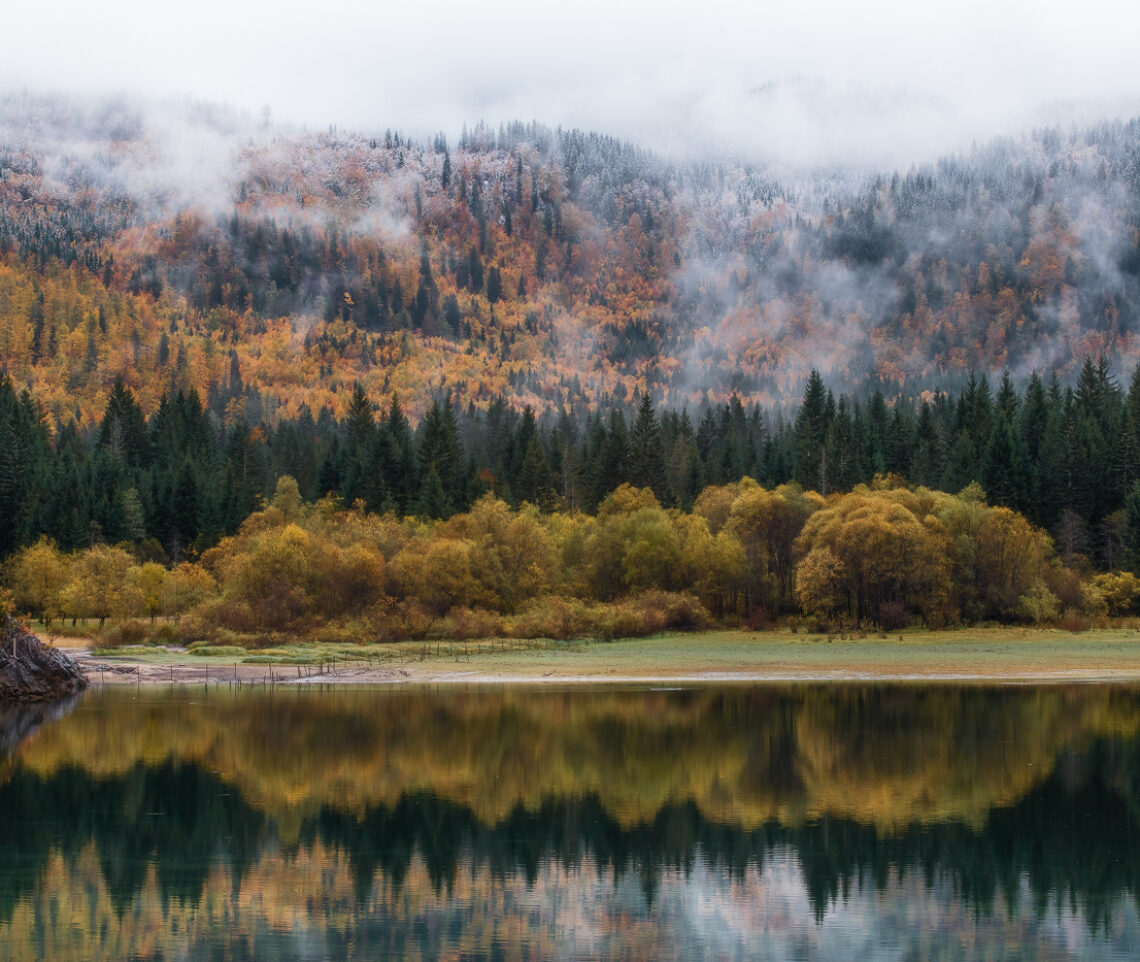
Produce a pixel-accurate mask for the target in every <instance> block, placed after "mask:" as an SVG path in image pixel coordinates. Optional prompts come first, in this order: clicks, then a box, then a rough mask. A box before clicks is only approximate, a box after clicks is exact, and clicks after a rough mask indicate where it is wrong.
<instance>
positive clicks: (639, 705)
mask: <svg viewBox="0 0 1140 962" xmlns="http://www.w3.org/2000/svg"><path fill="white" fill-rule="evenodd" d="M88 704H91V705H95V706H98V704H99V702H98V700H97V699H94V700H92V702H91V703H85V707H87V705H88ZM649 705H652V708H653V710H652V711H649V710H647V706H649ZM262 709H265V710H264V711H262ZM120 710H121V716H122V717H121V718H120V719H119V721H116V722H115V723H114V724H110V719H111V714H110V713H109V714H108V716H107V720H108V724H107V725H106V726H104V725H103V724H100V725H97V726H95V725H91V722H90V718H82V719H81V718H80V717H79V716H78V715H75V716H72V717H69V718H65V719H62V720H60V721H59V722H58V723H57V724H55V725H53V726H48V727H46V728H44V729H42V730H41V732H40V734H39V735H38V737H37V738H36V739H35V740H34V741H33V742H32V743H31V744H30V745H28V746H27V747H26V748H24V749H21V751H20V753H19V755H18V756H17V761H16V762H15V764H14V766H13V768H12V770H11V771H10V773H9V775H8V778H7V780H6V782H5V783H4V784H3V785H0V812H4V813H5V816H6V817H5V818H4V819H3V820H0V920H2V919H5V918H9V917H11V913H12V909H13V906H14V905H15V904H16V902H17V901H18V900H19V899H21V898H22V897H24V896H26V895H28V894H29V893H32V892H34V891H35V890H36V887H37V886H41V885H44V884H46V883H45V882H44V881H43V879H44V878H45V867H46V866H48V864H49V862H50V859H51V857H52V854H53V853H59V854H61V855H62V856H63V857H64V859H65V860H67V861H68V862H70V863H74V862H76V860H78V859H80V858H81V857H82V853H84V852H91V851H93V852H94V855H95V858H96V862H95V863H93V864H97V865H98V871H99V872H100V873H101V875H102V878H103V880H104V882H105V885H106V890H107V897H108V898H109V899H110V900H111V903H112V905H113V907H114V909H115V911H116V912H118V913H120V914H122V913H124V912H126V910H127V909H128V908H129V907H130V906H131V905H132V902H133V900H135V899H136V897H137V896H138V893H139V892H140V891H142V890H143V889H144V888H145V887H146V886H147V885H148V884H150V882H149V879H150V874H151V872H152V871H153V872H154V884H155V885H156V887H157V891H158V893H159V895H160V897H161V899H162V901H163V903H164V904H172V903H182V904H191V905H193V904H197V902H198V900H199V899H200V898H201V895H202V892H203V891H204V890H205V888H206V886H207V879H208V877H209V873H210V872H211V870H214V869H217V868H219V867H224V868H225V869H227V870H229V872H230V873H231V874H232V876H233V878H234V884H235V886H237V887H240V886H241V884H242V880H243V879H246V878H248V875H249V868H250V866H251V865H253V864H254V863H260V864H261V865H262V867H264V865H265V864H269V863H272V862H273V860H274V859H276V858H277V857H278V856H277V847H278V846H279V845H284V847H285V857H286V858H293V857H295V856H296V855H297V854H298V853H299V852H303V853H306V857H313V858H316V857H317V853H327V852H330V851H331V852H334V853H342V854H343V856H344V862H346V863H347V865H348V866H349V868H350V872H351V881H352V890H353V893H354V894H355V897H356V900H357V903H358V904H360V903H363V902H365V901H367V899H368V897H369V895H370V893H371V892H372V891H373V887H374V885H376V884H377V883H378V882H380V883H381V884H382V885H383V886H384V887H385V888H387V889H388V890H393V889H394V890H397V891H398V890H400V889H401V888H402V887H403V886H405V885H406V880H407V879H408V878H410V877H415V875H416V873H417V871H423V872H425V873H426V878H427V879H428V880H429V882H430V886H431V887H432V888H433V889H434V890H435V891H436V892H437V893H442V892H445V891H453V890H455V889H456V888H460V889H461V888H462V887H463V886H464V885H465V884H467V881H468V880H469V878H470V873H471V872H474V871H476V870H478V871H481V872H486V873H489V875H490V876H491V877H492V878H494V879H498V880H500V881H501V880H505V879H522V880H524V881H525V882H526V883H528V884H534V883H535V880H536V879H539V878H541V877H542V876H543V874H544V872H546V871H547V870H549V868H550V867H551V866H552V865H553V866H558V867H564V868H566V869H568V870H575V869H578V868H581V867H583V866H588V867H590V868H591V870H596V871H598V872H601V873H612V874H613V875H614V876H615V877H616V878H619V879H620V878H633V879H636V880H637V882H638V884H639V885H640V887H641V889H642V891H643V892H644V893H645V897H646V899H647V900H648V901H649V902H650V903H651V904H652V903H654V901H655V899H656V898H657V893H658V892H659V891H660V890H661V882H662V879H663V878H664V877H666V876H667V875H668V873H670V872H680V873H682V874H685V873H688V872H690V871H691V870H692V869H693V867H694V866H695V865H697V864H698V863H704V864H707V865H708V866H710V867H712V869H713V870H714V871H715V872H717V873H719V874H720V875H722V876H725V877H729V878H732V879H734V880H736V881H738V882H741V883H745V882H746V881H747V880H748V879H749V878H753V877H755V875H754V874H752V870H753V869H756V870H759V869H762V868H763V867H764V866H765V865H766V864H768V863H769V862H770V861H771V860H772V859H773V857H774V855H782V854H785V853H787V852H791V853H792V854H793V855H794V856H795V858H796V860H797V861H798V864H799V865H800V867H801V869H802V873H803V879H804V884H805V886H806V889H807V892H808V894H809V897H810V899H811V903H812V905H813V907H814V909H815V911H816V912H817V913H818V914H820V915H822V914H823V913H824V912H826V911H827V910H828V908H829V907H830V906H831V905H833V904H834V902H835V901H836V900H837V899H839V898H841V897H842V896H843V893H845V892H847V891H850V890H851V889H852V888H855V887H860V886H863V887H866V886H871V887H874V888H879V889H882V888H883V887H885V886H887V885H888V883H890V882H891V881H892V880H893V879H895V878H897V877H899V876H904V877H911V878H913V877H918V878H921V879H923V880H925V882H926V883H927V884H928V885H931V884H932V883H934V882H946V883H949V885H950V886H951V887H952V888H953V890H954V891H955V892H956V893H957V894H958V895H959V896H960V897H961V899H962V900H963V902H964V903H965V904H967V905H969V906H970V907H972V908H973V909H974V910H975V911H977V912H982V913H986V912H990V911H993V910H994V908H995V907H996V906H998V905H1000V904H1003V903H1004V904H1015V903H1016V902H1017V901H1018V899H1019V898H1022V895H1021V893H1022V891H1023V889H1025V888H1026V887H1027V889H1028V892H1029V893H1030V897H1031V904H1030V905H1029V906H1027V909H1029V910H1032V911H1036V912H1037V913H1038V914H1040V913H1041V912H1042V911H1043V909H1044V906H1045V905H1046V903H1047V902H1049V901H1053V902H1072V903H1075V904H1077V905H1079V906H1080V907H1081V908H1082V909H1083V911H1084V913H1085V915H1086V917H1087V918H1088V920H1089V922H1090V924H1091V925H1092V926H1094V927H1096V926H1099V925H1103V924H1105V923H1106V922H1107V920H1108V918H1109V917H1110V915H1111V912H1112V909H1113V906H1114V905H1115V904H1116V903H1118V901H1119V899H1120V898H1121V897H1123V896H1125V895H1128V894H1132V895H1133V896H1134V895H1135V894H1136V893H1137V892H1140V737H1138V736H1136V735H1135V734H1134V733H1133V719H1134V717H1135V695H1134V693H1131V692H1129V691H1127V690H1124V689H1072V690H1066V689H1043V690H1018V691H1009V690H998V689H933V690H932V689H918V688H913V689H912V688H907V687H905V686H894V687H890V686H886V687H882V686H881V687H876V688H870V687H868V688H854V687H853V688H835V687H830V688H823V687H818V688H817V687H808V688H800V689H794V690H793V689H755V688H754V689H730V690H726V689H720V690H714V689H710V690H705V691H690V692H682V693H676V695H675V696H674V695H669V696H666V695H664V694H662V693H655V694H653V695H647V694H646V693H643V692H641V693H631V692H624V693H616V694H615V693H612V692H609V693H605V694H590V693H579V694H566V693H562V694H555V693H542V694H541V696H540V695H534V696H531V695H527V694H521V693H519V692H513V693H507V694H504V693H498V694H489V695H485V696H484V695H478V696H476V695H470V694H466V693H458V692H453V693H451V694H449V696H448V697H447V698H441V697H439V696H438V695H433V694H425V693H417V694H411V693H409V694H408V695H407V696H400V697H392V698H390V699H389V698H379V697H378V696H377V695H376V694H375V693H370V694H365V695H362V696H361V697H360V698H356V697H352V696H348V695H345V696H339V695H338V696H337V698H336V699H329V698H312V699H308V698H304V697H299V696H298V695H297V694H295V693H291V694H290V695H289V696H287V697H284V698H281V697H269V698H266V699H264V700H258V699H254V700H246V699H219V700H218V701H216V702H214V701H211V705H210V710H209V711H208V712H203V711H201V709H200V708H198V707H197V706H194V707H193V710H191V706H189V705H187V704H184V703H182V704H180V703H178V702H177V701H171V702H162V703H159V704H158V705H157V706H156V705H155V704H154V703H151V704H150V705H149V706H147V705H142V706H141V707H140V706H139V705H137V704H136V703H134V702H130V703H127V702H125V701H124V702H123V703H122V704H117V705H116V712H119V711H120ZM140 712H141V714H140ZM369 712H371V714H370V713H369ZM84 714H87V713H86V712H85V713H84ZM115 717H116V718H119V715H118V714H116V715H115ZM80 722H82V723H83V724H82V725H80V724H79V723H80ZM196 726H201V727H196ZM243 726H244V727H243ZM72 730H74V733H75V734H76V740H75V741H71V736H67V737H63V736H64V735H66V733H67V731H72ZM88 731H101V732H102V735H101V736H100V737H107V738H109V739H114V740H117V741H115V742H114V744H116V745H117V746H118V747H120V748H123V747H124V746H126V747H127V748H128V749H129V750H126V751H124V752H123V754H122V755H121V756H120V757H119V758H118V761H117V764H116V766H108V767H106V768H99V769H94V768H93V766H95V765H105V764H106V762H107V758H106V757H104V756H101V755H100V753H99V751H97V750H96V749H97V748H98V745H91V743H89V742H87V741H84V740H83V739H82V738H79V737H78V736H79V735H81V734H84V733H86V732H88ZM136 732H138V733H142V734H143V737H140V738H139V739H138V740H137V741H132V739H134V738H135V735H136ZM1113 732H1115V733H1116V734H1110V733H1113ZM1098 733H1100V734H1098ZM179 739H182V740H181V741H179ZM156 744H157V745H161V746H166V747H167V749H168V750H169V751H170V755H169V756H168V757H167V758H166V759H164V760H162V761H154V760H150V761H148V759H154V755H153V746H154V745H156ZM84 746H87V748H88V750H89V751H90V755H89V757H90V759H91V766H92V767H89V768H85V767H80V765H79V764H78V763H77V761H78V757H79V755H80V753H79V751H78V750H77V749H78V748H83V747H84ZM172 746H178V748H179V751H175V750H174V749H173V747H172ZM203 746H207V747H203ZM65 748H66V749H67V751H64V749H65ZM255 749H256V752H255V751H254V750H255ZM71 752H73V754H70V758H71V759H72V761H70V762H67V763H65V762H61V759H66V758H67V757H69V753H71ZM53 753H54V754H53ZM47 757H53V758H54V759H55V760H54V761H53V763H52V764H43V765H42V766H41V767H39V768H33V767H32V765H31V762H32V761H34V760H35V759H36V758H39V759H40V760H41V762H42V761H43V760H44V758H47ZM380 762H382V763H383V767H380ZM413 763H415V764H413ZM258 764H260V765H261V768H260V769H258V768H257V767H256V766H257V765H258ZM307 766H308V767H307ZM215 769H221V770H222V771H220V772H219V771H215ZM488 773H489V774H488ZM971 773H973V774H974V775H975V776H976V777H975V779H974V780H973V781H972V782H971V781H970V779H969V776H970V774H971ZM1038 773H1039V774H1038ZM496 775H501V776H502V777H501V778H494V776H496ZM306 776H308V778H306ZM334 776H335V777H334ZM385 779H386V780H385ZM487 779H494V781H495V782H496V783H498V784H496V785H495V789H494V790H495V792H497V794H496V795H495V797H494V799H493V804H488V802H487V799H486V798H485V797H483V795H484V792H485V790H486V789H487V788H488V787H489V786H490V785H491V782H490V781H487ZM290 789H292V790H294V791H295V792H296V797H297V798H298V799H299V801H298V802H297V803H296V804H295V807H293V808H289V807H281V805H280V798H281V797H282V796H283V795H284V793H285V792H286V791H287V790H290ZM639 789H640V790H641V791H642V793H643V794H642V796H641V797H640V798H637V797H636V796H637V792H638V790H639ZM933 789H937V790H938V791H939V792H941V793H942V794H941V795H940V796H938V797H928V796H929V795H930V792H931V791H932V790H933ZM888 796H889V797H888ZM757 799H760V800H761V801H760V802H757ZM900 800H901V801H900ZM321 857H325V856H324V855H322V856H321ZM417 865H419V866H420V868H417V867H416V866H417ZM348 901H351V898H349V899H348ZM321 911H326V912H328V913H330V919H331V915H332V914H333V913H336V912H343V911H346V909H345V906H344V904H343V903H342V904H341V905H340V907H333V906H330V907H328V908H327V909H321Z"/></svg>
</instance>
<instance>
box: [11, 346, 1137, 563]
mask: <svg viewBox="0 0 1140 962" xmlns="http://www.w3.org/2000/svg"><path fill="white" fill-rule="evenodd" d="M241 390H242V388H241V383H240V377H236V376H235V377H234V378H233V379H232V386H230V387H227V388H225V389H219V390H217V391H213V392H211V394H210V397H209V398H208V399H207V401H206V403H203V401H202V400H201V399H200V398H199V397H198V396H197V395H196V394H195V393H194V392H193V391H191V392H189V393H178V394H175V395H173V396H170V397H166V398H164V399H163V400H162V401H161V403H160V404H159V405H158V407H157V410H155V411H154V413H153V414H152V415H151V416H150V417H149V418H148V417H146V416H144V414H143V411H142V408H141V406H140V404H139V402H138V400H137V399H136V398H135V396H134V394H133V392H132V391H131V390H130V389H128V388H127V387H125V386H124V385H123V384H122V383H121V382H119V383H117V384H116V385H115V387H114V388H113V389H112V391H111V392H110V396H109V399H108V401H107V404H106V408H105V411H104V413H103V416H102V419H101V422H100V424H99V426H98V429H97V430H93V431H90V432H82V431H80V430H78V429H77V428H76V427H75V426H74V424H65V425H64V426H63V427H61V428H60V429H59V430H58V432H57V433H56V434H55V435H54V436H53V435H52V433H51V431H50V430H49V427H48V425H47V423H46V420H45V417H44V415H43V412H42V410H41V409H40V408H39V406H38V405H37V403H36V401H35V399H34V398H32V397H31V396H29V395H27V394H26V393H24V394H17V393H16V389H15V387H14V386H13V384H12V383H11V382H10V381H9V380H8V379H6V378H3V377H0V557H3V556H5V555H8V554H10V553H11V552H12V551H14V550H15V549H17V548H18V547H20V546H26V545H30V544H32V543H34V542H35V541H36V540H37V539H38V538H40V537H41V536H46V537H47V538H49V539H51V540H52V541H54V542H55V543H56V544H57V545H58V546H59V547H60V548H61V549H63V550H68V551H69V550H75V549H78V548H82V547H87V546H90V545H92V544H94V543H99V542H106V543H109V544H118V543H122V542H126V543H130V544H135V545H138V546H140V550H142V551H143V553H144V554H145V555H146V557H147V558H148V559H150V560H155V561H160V562H164V563H177V562H180V561H182V560H184V559H187V558H189V559H192V558H195V557H197V556H199V555H200V554H201V553H202V552H203V551H205V550H207V549H208V548H210V547H211V546H212V545H214V544H216V543H217V542H218V540H219V539H220V538H222V537H223V536H225V535H227V534H233V533H234V532H236V531H237V530H238V527H239V525H240V524H241V523H242V521H244V520H245V519H246V518H247V517H248V516H249V515H250V513H251V512H252V511H254V510H255V509H256V508H257V506H258V505H259V503H261V501H262V500H263V499H265V498H268V497H271V496H272V494H273V492H274V490H275V487H276V484H277V481H278V479H279V478H280V477H282V476H284V475H289V476H290V477H292V478H294V479H295V480H296V482H297V485H298V489H299V491H300V495H301V497H302V499H303V500H305V501H307V502H312V501H316V500H318V499H320V498H323V497H325V496H326V495H329V494H331V495H333V496H335V497H336V498H338V499H339V501H340V502H341V503H342V504H344V505H346V506H352V505H354V504H356V503H357V502H360V504H361V505H362V506H363V507H364V508H365V509H366V510H368V511H372V512H379V513H385V512H391V513H392V514H394V515H395V516H397V517H405V516H416V517H420V518H437V519H438V518H447V517H450V516H451V515H453V514H455V513H456V512H461V511H465V510H467V509H469V508H470V507H471V506H472V505H473V504H474V503H475V502H476V501H477V500H478V499H479V498H480V497H481V496H482V495H483V494H485V493H493V494H495V495H496V496H498V497H499V498H501V499H502V500H503V501H505V502H506V503H507V504H508V505H510V506H512V507H518V506H520V505H522V504H523V503H529V504H531V505H534V506H536V507H537V508H539V509H540V510H541V511H547V512H549V511H553V510H556V509H558V510H564V511H569V512H576V511H583V512H585V513H587V514H593V513H595V512H596V511H597V510H598V508H599V506H600V505H601V504H602V503H603V501H604V500H605V499H606V497H607V496H609V495H610V494H611V492H613V491H614V490H616V489H617V488H618V487H619V486H620V485H622V484H630V485H632V486H634V487H638V488H646V489H649V490H650V491H652V492H653V495H654V497H655V498H656V499H657V501H658V502H659V503H660V504H661V505H662V506H663V507H666V508H673V507H676V508H679V509H680V510H682V511H689V510H690V509H691V508H692V507H693V505H694V504H695V503H696V501H697V499H698V497H699V496H700V494H701V492H702V491H703V490H704V489H705V487H706V486H707V485H725V484H732V483H734V482H737V481H740V480H741V479H743V478H746V477H747V478H752V479H754V480H755V481H757V482H758V483H759V484H760V485H761V486H763V487H765V488H768V489H775V488H777V487H779V486H780V485H784V484H789V483H794V484H798V485H799V486H800V487H801V488H802V489H803V490H806V491H817V492H819V493H820V494H821V495H823V496H825V497H826V496H829V495H831V494H834V493H837V492H845V491H850V490H852V489H853V488H854V487H855V486H856V485H859V484H869V483H871V482H872V481H873V480H874V479H875V478H876V477H880V476H883V477H885V476H894V477H897V478H900V479H905V480H907V481H908V482H910V483H912V484H915V485H920V486H923V487H926V488H930V489H932V490H941V491H949V492H955V491H962V490H963V489H965V488H967V487H968V486H969V485H971V484H977V485H980V487H981V489H982V490H983V491H984V498H985V499H986V500H987V501H988V502H989V503H990V504H992V505H995V506H1001V507H1008V508H1011V509H1013V510H1014V511H1016V512H1018V513H1019V514H1022V515H1024V516H1025V517H1026V518H1027V519H1028V520H1029V521H1030V522H1031V523H1032V524H1034V525H1036V526H1037V527H1040V528H1043V529H1045V530H1046V531H1047V532H1049V534H1050V535H1051V536H1052V537H1053V539H1054V541H1055V543H1056V547H1057V549H1058V551H1059V553H1060V555H1061V557H1062V559H1063V561H1064V563H1065V564H1066V565H1069V566H1076V567H1080V566H1081V565H1083V564H1089V565H1092V566H1094V567H1097V568H1100V569H1102V570H1114V569H1118V568H1121V567H1129V568H1133V569H1134V568H1135V567H1136V566H1137V565H1138V564H1140V489H1137V488H1136V482H1137V480H1138V479H1140V370H1138V372H1136V373H1134V374H1133V375H1132V377H1131V380H1130V382H1129V385H1128V387H1127V389H1126V388H1125V387H1123V386H1122V385H1121V383H1120V382H1119V380H1118V379H1117V378H1116V377H1115V376H1114V375H1113V374H1112V372H1111V369H1110V368H1109V366H1108V364H1107V362H1105V361H1104V360H1103V359H1102V360H1101V361H1099V362H1093V361H1092V360H1091V359H1086V361H1085V362H1084V365H1083V367H1082V368H1081V371H1080V374H1079V376H1078V378H1077V379H1076V383H1075V384H1074V385H1072V386H1065V385H1063V384H1062V383H1061V382H1060V381H1059V380H1058V379H1057V378H1056V377H1051V378H1050V379H1048V380H1043V379H1042V378H1040V377H1038V376H1036V375H1034V376H1032V377H1031V378H1030V379H1029V381H1028V382H1027V383H1025V385H1024V387H1023V388H1021V389H1020V390H1019V389H1018V388H1017V387H1016V386H1015V384H1014V382H1013V380H1012V378H1011V377H1010V376H1009V375H1008V374H1007V375H1005V376H1003V378H1002V379H1001V381H1000V383H999V384H998V385H997V386H996V389H995V388H994V387H992V386H991V385H990V383H989V381H988V380H987V379H986V378H985V377H973V376H972V377H970V378H969V379H968V380H967V381H966V382H965V383H964V385H963V386H962V387H961V388H960V389H959V390H957V391H954V392H937V393H933V394H924V395H923V396H921V397H919V398H905V397H904V398H898V399H895V400H893V402H891V403H888V401H887V399H886V398H885V397H884V396H883V395H882V393H881V392H878V391H876V392H874V393H872V394H871V395H870V397H868V398H863V399H859V398H857V397H852V396H849V395H841V396H839V397H838V398H836V397H835V396H834V395H833V393H832V392H831V391H830V390H829V389H828V388H827V387H826V386H825V384H824V382H823V379H822V378H821V377H820V376H819V375H818V374H816V373H815V372H813V373H812V374H811V376H810V377H809V379H808V385H807V388H806V390H805V393H804V397H803V400H802V402H801V404H800V405H799V407H798V408H796V409H795V410H794V411H791V412H787V413H786V414H785V412H783V411H781V410H780V409H771V408H762V407H760V406H759V405H749V406H745V405H744V404H742V403H741V402H740V400H739V399H737V398H735V397H734V398H733V399H732V400H730V401H729V402H728V403H725V404H710V403H705V404H703V405H701V406H700V407H698V408H696V409H693V410H692V411H690V410H685V409H682V410H675V409H667V408H664V407H663V406H658V405H655V404H654V403H653V400H652V399H651V397H650V396H649V394H648V393H645V394H642V395H640V396H639V397H637V398H635V399H634V401H633V403H632V404H631V405H628V406H624V407H623V406H616V407H613V408H612V409H610V410H608V411H605V410H596V409H595V410H585V409H578V408H563V409H561V410H548V411H545V412H543V413H541V414H536V413H535V412H534V410H532V409H531V408H529V407H528V408H524V409H523V410H522V411H518V410H516V409H514V408H513V407H511V406H510V405H508V404H507V402H506V401H505V400H503V399H501V398H500V399H498V400H496V401H494V402H492V403H491V404H490V405H489V406H488V407H486V408H476V407H475V406H474V405H471V404H468V406H466V407H463V406H461V405H459V404H458V403H456V402H454V401H453V400H451V399H447V398H439V399H437V400H435V401H434V402H433V403H432V405H431V406H430V408H429V409H428V410H427V412H426V415H425V416H424V417H423V418H422V419H421V420H420V423H419V424H418V426H416V427H414V428H413V426H412V424H411V422H410V420H409V418H408V416H407V415H406V414H405V413H404V410H403V408H402V406H401V403H400V400H399V398H398V397H396V396H395V395H393V396H391V397H390V398H389V399H387V401H386V403H384V404H382V405H378V404H376V403H375V402H374V400H373V399H371V398H369V397H368V396H367V395H366V394H365V392H364V391H363V389H362V388H360V387H359V386H358V387H357V388H356V389H355V390H354V391H353V392H352V396H351V398H350V400H349V402H348V404H347V405H346V411H347V413H346V416H345V417H344V418H342V419H340V420H336V419H334V418H333V417H332V415H331V414H330V413H329V412H328V410H327V409H326V410H322V411H321V412H320V414H319V415H318V416H317V417H314V416H313V415H312V414H311V413H309V412H308V411H307V410H305V411H302V414H301V416H300V417H298V418H296V419H281V420H278V421H277V422H276V423H275V424H268V423H265V422H258V423H256V424H254V425H250V424H247V423H245V422H244V421H242V420H241V419H240V418H239V417H235V411H237V410H240V409H241V407H242V405H241V401H242V399H243V396H242V394H241V393H240V392H241Z"/></svg>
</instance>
